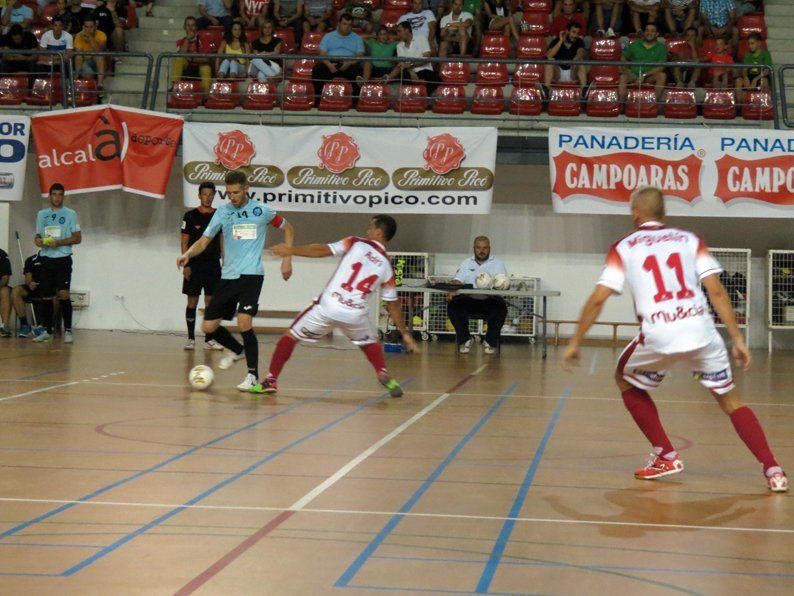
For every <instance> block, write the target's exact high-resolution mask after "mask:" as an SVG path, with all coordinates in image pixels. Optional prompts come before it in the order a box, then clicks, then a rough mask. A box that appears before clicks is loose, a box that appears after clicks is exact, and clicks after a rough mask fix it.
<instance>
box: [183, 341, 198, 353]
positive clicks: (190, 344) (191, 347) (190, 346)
mask: <svg viewBox="0 0 794 596" xmlns="http://www.w3.org/2000/svg"><path fill="white" fill-rule="evenodd" d="M185 349H186V350H190V351H193V350H195V349H196V340H194V339H189V340H187V342H186V343H185Z"/></svg>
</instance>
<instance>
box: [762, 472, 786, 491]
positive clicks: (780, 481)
mask: <svg viewBox="0 0 794 596" xmlns="http://www.w3.org/2000/svg"><path fill="white" fill-rule="evenodd" d="M766 479H767V481H768V482H769V490H771V491H772V492H773V493H786V492H788V478H787V477H786V473H785V472H784V471H783V470H780V471H779V472H775V473H774V474H772V475H771V476H767V478H766Z"/></svg>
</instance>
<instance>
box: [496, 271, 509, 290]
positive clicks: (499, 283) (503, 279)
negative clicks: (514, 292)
mask: <svg viewBox="0 0 794 596" xmlns="http://www.w3.org/2000/svg"><path fill="white" fill-rule="evenodd" d="M493 289H494V290H509V289H510V278H509V277H508V276H507V275H505V274H504V273H499V274H498V275H497V276H496V277H494V278H493Z"/></svg>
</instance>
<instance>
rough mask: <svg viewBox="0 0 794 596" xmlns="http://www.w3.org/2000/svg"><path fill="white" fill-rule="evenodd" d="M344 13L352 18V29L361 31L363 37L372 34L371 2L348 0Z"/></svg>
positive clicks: (369, 0) (367, 0) (366, 0)
mask: <svg viewBox="0 0 794 596" xmlns="http://www.w3.org/2000/svg"><path fill="white" fill-rule="evenodd" d="M344 12H346V13H347V14H349V15H350V16H351V17H353V29H359V30H361V32H362V33H364V35H365V36H368V35H371V34H372V30H373V26H372V2H371V0H348V2H347V4H345V10H344Z"/></svg>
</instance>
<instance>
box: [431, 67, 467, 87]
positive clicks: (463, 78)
mask: <svg viewBox="0 0 794 596" xmlns="http://www.w3.org/2000/svg"><path fill="white" fill-rule="evenodd" d="M438 74H439V76H440V77H441V80H442V81H444V82H445V83H449V84H452V85H465V84H466V83H468V82H469V65H468V64H467V63H465V62H442V63H441V68H440V69H439V70H438Z"/></svg>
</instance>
